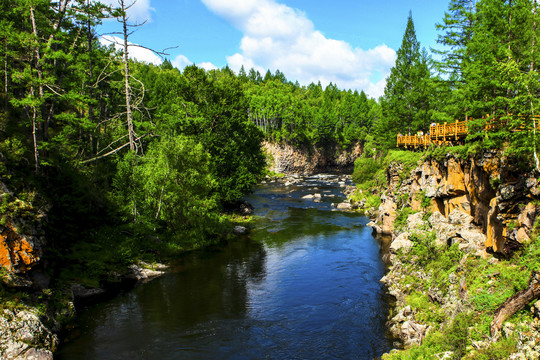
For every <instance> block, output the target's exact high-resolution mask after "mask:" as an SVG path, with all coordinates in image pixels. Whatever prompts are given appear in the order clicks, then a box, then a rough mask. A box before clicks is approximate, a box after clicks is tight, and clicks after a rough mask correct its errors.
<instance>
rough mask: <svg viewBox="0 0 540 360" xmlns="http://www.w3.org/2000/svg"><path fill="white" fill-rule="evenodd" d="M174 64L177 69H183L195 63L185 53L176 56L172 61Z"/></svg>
mask: <svg viewBox="0 0 540 360" xmlns="http://www.w3.org/2000/svg"><path fill="white" fill-rule="evenodd" d="M171 64H172V66H174V67H175V68H177V69H183V68H185V67H186V66H188V65H191V64H193V63H192V62H191V61H190V60H189V59H188V58H187V57H185V56H184V55H178V56H177V57H175V58H174V60H173V61H171Z"/></svg>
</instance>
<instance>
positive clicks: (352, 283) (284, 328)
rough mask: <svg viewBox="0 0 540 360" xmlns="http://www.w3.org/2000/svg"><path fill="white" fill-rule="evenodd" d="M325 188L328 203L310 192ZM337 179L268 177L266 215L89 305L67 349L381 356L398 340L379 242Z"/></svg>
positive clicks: (72, 354) (258, 194)
mask: <svg viewBox="0 0 540 360" xmlns="http://www.w3.org/2000/svg"><path fill="white" fill-rule="evenodd" d="M314 193H320V194H321V195H322V199H321V200H322V201H321V202H314V201H313V200H307V199H302V198H301V197H302V196H304V195H306V194H314ZM341 200H343V195H342V194H341V189H340V187H339V185H338V184H337V182H335V181H333V178H332V177H324V176H320V177H314V178H308V179H305V180H304V181H303V182H301V183H299V184H297V185H292V186H285V185H282V184H266V185H261V186H259V187H258V188H257V189H256V191H255V193H254V194H253V195H252V196H251V197H250V198H249V199H248V201H249V202H251V203H252V204H253V205H254V206H255V209H256V215H258V216H260V217H261V220H260V221H258V223H257V225H256V227H255V229H253V231H252V232H251V234H250V235H249V236H245V237H243V238H241V239H239V240H237V241H235V242H233V243H231V244H229V245H227V246H223V247H219V248H215V249H213V250H208V251H204V252H199V253H196V254H192V255H190V256H187V257H185V258H184V259H183V260H182V261H181V263H180V264H179V265H178V267H177V268H175V270H174V271H173V272H172V273H170V274H167V275H166V276H164V277H162V278H160V279H157V280H154V281H152V282H150V283H148V284H145V285H143V286H139V287H137V288H136V289H134V290H133V291H131V292H129V293H127V294H125V295H122V296H119V297H117V298H115V299H113V300H112V301H109V302H106V303H102V304H98V305H96V306H93V307H91V308H89V309H88V310H86V311H85V312H84V313H83V314H81V317H80V325H81V328H80V334H78V335H77V336H76V337H75V338H74V339H73V340H72V341H70V342H69V343H67V344H65V345H64V346H63V347H62V348H61V351H60V353H59V355H58V358H59V359H64V360H67V359H100V360H102V359H374V358H377V357H379V356H381V355H382V354H383V353H384V352H387V351H389V350H390V348H391V340H390V339H388V338H387V337H386V333H385V327H384V323H385V319H386V315H387V310H388V304H387V301H386V298H385V293H384V289H383V287H382V285H381V284H380V283H379V279H380V278H381V277H382V276H383V275H384V265H383V263H382V261H381V256H380V248H379V244H378V243H377V241H376V240H375V239H374V238H373V237H372V236H371V229H370V228H368V227H366V226H365V224H366V223H367V221H368V220H367V219H366V218H364V217H360V216H357V215H354V214H348V213H343V212H337V211H332V207H331V203H332V202H339V201H341Z"/></svg>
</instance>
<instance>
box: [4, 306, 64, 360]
mask: <svg viewBox="0 0 540 360" xmlns="http://www.w3.org/2000/svg"><path fill="white" fill-rule="evenodd" d="M57 345H58V337H57V336H56V335H54V334H53V333H52V332H51V331H50V330H49V329H47V328H46V327H45V326H44V325H43V323H42V322H41V321H40V319H39V317H38V316H37V315H36V314H35V313H34V312H32V311H30V310H8V309H4V310H3V314H2V316H0V355H1V356H0V358H2V359H4V360H30V359H32V360H52V359H53V353H52V352H53V351H54V349H55V348H56V346H57Z"/></svg>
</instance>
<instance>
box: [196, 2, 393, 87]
mask: <svg viewBox="0 0 540 360" xmlns="http://www.w3.org/2000/svg"><path fill="white" fill-rule="evenodd" d="M202 2H203V3H204V4H205V5H206V6H207V7H208V8H209V9H210V10H211V11H213V12H214V13H215V14H217V15H218V16H220V17H222V18H224V19H225V20H227V21H228V22H230V23H231V24H233V25H234V26H236V27H237V28H238V29H240V31H242V32H243V34H244V36H243V38H242V41H241V44H240V50H241V52H239V53H236V54H234V55H232V56H229V57H227V61H228V63H229V66H230V67H231V68H232V69H233V70H235V71H238V70H239V69H240V67H241V66H242V65H244V67H245V68H246V69H250V68H251V67H254V68H255V69H257V70H259V71H261V73H262V72H263V71H264V72H265V71H266V69H271V70H272V71H275V70H277V69H279V70H280V71H282V72H283V73H284V74H285V75H286V76H287V77H288V78H289V79H292V80H298V81H300V82H301V83H302V84H308V83H310V82H315V83H317V82H318V81H320V82H321V84H323V85H327V84H328V83H330V82H333V83H334V84H337V85H338V86H339V87H341V88H351V89H358V90H364V91H365V92H366V93H367V94H368V95H370V96H372V97H378V96H380V95H382V93H383V90H384V85H385V80H384V79H385V78H386V76H388V74H389V72H390V68H391V67H392V66H393V65H394V61H395V59H396V52H395V51H394V50H393V49H391V48H389V47H388V46H386V45H385V44H382V45H379V46H377V47H375V48H374V49H369V50H363V49H359V48H353V47H352V46H351V45H350V44H348V43H347V42H345V41H341V40H334V39H328V38H326V37H325V36H324V35H323V34H322V33H321V32H320V31H317V30H316V29H315V27H314V25H313V23H312V22H311V20H309V19H308V18H307V17H306V15H305V14H304V13H303V12H301V11H299V10H296V9H292V8H290V7H288V6H286V5H283V4H279V3H277V2H276V1H275V0H202ZM263 69H264V70H263Z"/></svg>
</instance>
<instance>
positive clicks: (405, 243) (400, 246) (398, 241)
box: [390, 232, 414, 254]
mask: <svg viewBox="0 0 540 360" xmlns="http://www.w3.org/2000/svg"><path fill="white" fill-rule="evenodd" d="M413 246H414V243H413V242H412V241H411V240H409V233H408V232H404V233H401V234H399V236H398V237H397V238H395V239H394V241H392V243H391V244H390V251H392V252H393V253H394V254H395V253H397V252H398V250H403V252H405V253H408V252H409V251H411V249H412V247H413Z"/></svg>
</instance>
